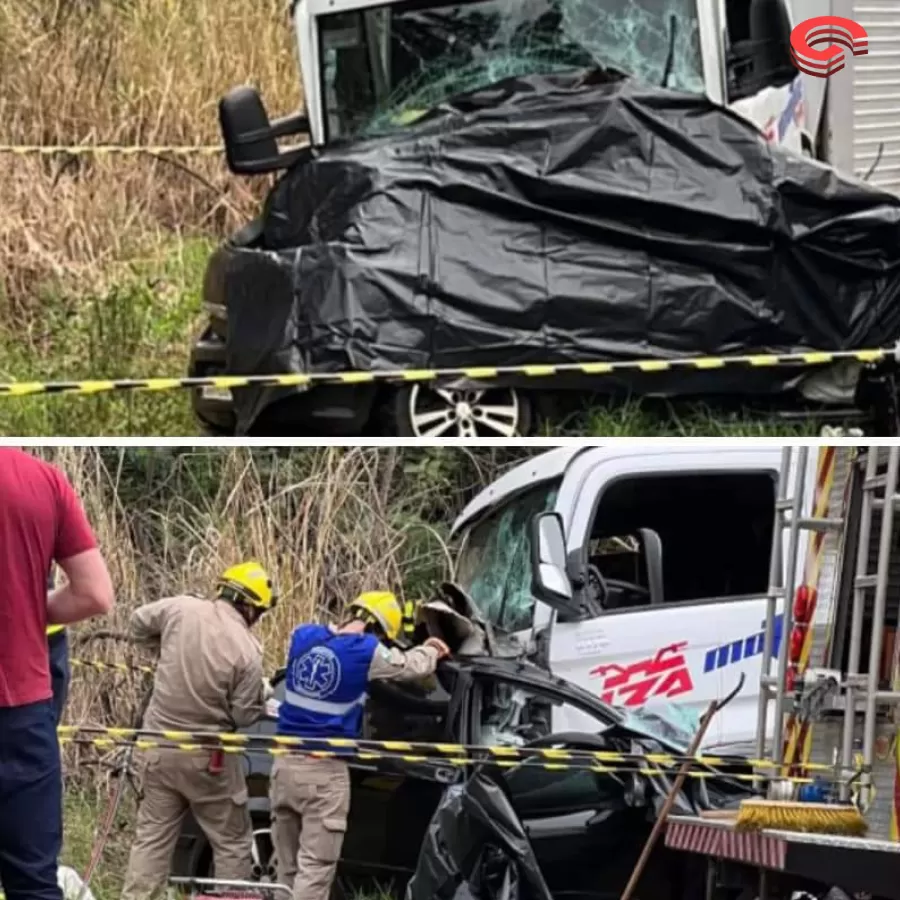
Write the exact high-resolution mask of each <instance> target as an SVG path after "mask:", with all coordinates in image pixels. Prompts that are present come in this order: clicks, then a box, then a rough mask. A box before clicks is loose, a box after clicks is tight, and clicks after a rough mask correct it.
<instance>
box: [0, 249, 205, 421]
mask: <svg viewBox="0 0 900 900" xmlns="http://www.w3.org/2000/svg"><path fill="white" fill-rule="evenodd" d="M208 253H209V246H208V245H207V244H206V243H204V242H202V241H201V242H194V243H187V244H184V245H181V246H179V247H178V249H177V250H175V251H173V252H172V253H171V254H169V255H167V256H163V257H162V258H160V259H155V260H147V261H143V262H140V263H135V264H133V265H132V266H130V267H129V269H128V271H126V272H125V273H123V276H122V277H121V279H120V280H119V282H118V284H117V285H116V286H115V287H114V288H112V289H110V290H109V291H107V292H106V293H105V294H103V295H102V296H92V297H78V298H72V297H65V296H60V295H59V294H58V293H51V292H47V293H46V294H45V295H44V296H43V297H41V298H40V308H41V312H40V315H39V316H32V317H31V320H30V321H29V322H26V323H24V324H23V323H22V322H21V321H19V320H17V319H16V318H11V317H7V319H6V321H5V325H2V324H0V380H3V381H55V380H65V379H84V378H91V379H104V378H129V377H136V378H145V377H151V376H178V375H184V374H186V367H187V356H188V352H189V348H190V345H191V342H192V341H193V339H194V337H195V336H196V331H197V329H198V327H199V325H200V322H201V321H202V315H201V312H200V297H199V290H200V285H201V280H202V274H203V268H204V266H205V264H206V259H207V255H208ZM196 433H197V427H196V425H195V423H194V421H193V417H192V416H191V412H190V407H189V403H188V395H187V393H185V392H181V391H177V392H176V391H172V392H166V393H155V394H141V393H128V394H119V395H111V394H107V395H100V396H97V397H85V396H68V397H67V396H56V397H54V396H44V397H39V396H37V397H26V398H10V397H7V398H2V399H0V434H15V435H22V436H45V435H60V436H81V435H170V436H171V435H174V436H181V435H193V434H196Z"/></svg>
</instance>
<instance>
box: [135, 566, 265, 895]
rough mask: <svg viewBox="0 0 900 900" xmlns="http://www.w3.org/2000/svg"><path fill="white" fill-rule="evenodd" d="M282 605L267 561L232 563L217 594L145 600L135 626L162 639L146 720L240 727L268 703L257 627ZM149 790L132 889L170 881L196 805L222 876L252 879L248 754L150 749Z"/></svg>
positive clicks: (157, 888)
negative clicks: (180, 837) (173, 862)
mask: <svg viewBox="0 0 900 900" xmlns="http://www.w3.org/2000/svg"><path fill="white" fill-rule="evenodd" d="M274 605H275V596H274V594H273V591H272V582H271V581H270V580H269V576H268V575H267V574H266V572H265V570H264V569H263V568H262V566H260V565H259V563H256V562H247V563H242V564H241V565H238V566H234V567H232V568H230V569H228V571H226V572H225V573H224V574H223V576H222V578H221V579H220V581H219V583H218V586H217V592H216V597H215V599H214V600H205V599H201V598H199V597H192V596H181V597H169V598H166V599H163V600H158V601H156V602H155V603H149V604H147V605H145V606H142V607H141V608H140V609H138V610H137V611H136V612H135V613H134V615H133V616H132V618H131V630H132V633H133V634H134V636H135V637H136V638H137V639H138V640H140V641H146V642H150V643H152V642H155V641H157V640H158V641H159V642H160V654H159V662H158V664H157V667H156V676H155V679H154V683H153V693H152V695H151V698H150V703H149V706H148V707H147V712H146V714H145V716H144V722H143V727H144V728H145V729H148V730H153V731H165V730H183V731H232V730H235V729H238V728H245V727H247V726H249V725H252V724H253V723H254V722H256V721H257V720H258V719H259V718H260V717H261V716H262V715H263V713H264V711H265V701H266V693H267V682H266V681H265V679H264V678H263V668H262V647H261V645H260V643H259V641H258V640H257V639H256V638H255V637H254V636H253V635H252V634H251V632H250V628H251V627H252V626H253V625H254V624H255V623H256V622H257V620H258V619H259V618H260V616H261V615H263V613H265V612H266V611H267V610H270V609H272V607H273V606H274ZM141 781H142V798H141V803H140V807H139V808H138V816H137V833H136V835H135V839H134V844H133V845H132V849H131V855H130V858H129V861H128V871H127V873H126V875H125V887H124V890H123V892H122V897H123V898H127V900H137V898H146V897H154V896H157V895H158V894H161V893H163V892H164V891H165V889H166V886H167V881H168V875H169V870H170V866H171V860H172V853H173V851H174V849H175V845H176V842H177V839H178V833H179V830H180V829H181V825H182V821H183V819H184V814H185V813H186V812H187V811H188V810H189V809H190V811H191V812H192V813H193V815H194V818H195V819H196V820H197V823H198V824H199V826H200V827H201V828H202V829H203V833H204V834H205V835H206V837H207V839H208V840H209V843H210V845H211V846H212V850H213V862H214V867H215V874H216V877H218V878H222V879H229V880H231V879H239V880H249V879H250V877H251V875H252V871H253V856H252V854H253V829H252V825H251V820H250V813H249V810H248V808H247V787H246V782H245V780H244V769H243V759H242V757H241V756H240V755H239V754H229V753H223V752H222V751H221V750H214V751H209V750H203V751H196V752H187V751H182V750H176V749H158V750H148V751H145V756H144V760H143V767H142V779H141Z"/></svg>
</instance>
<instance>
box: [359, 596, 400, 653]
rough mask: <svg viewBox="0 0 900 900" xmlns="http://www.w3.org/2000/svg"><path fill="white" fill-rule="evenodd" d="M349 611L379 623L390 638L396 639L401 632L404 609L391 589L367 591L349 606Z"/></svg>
mask: <svg viewBox="0 0 900 900" xmlns="http://www.w3.org/2000/svg"><path fill="white" fill-rule="evenodd" d="M347 611H348V612H349V613H350V614H351V615H352V616H353V617H354V618H357V619H362V620H363V621H364V622H372V623H374V624H375V625H377V626H378V627H379V628H380V629H381V630H382V631H383V632H384V634H385V637H387V638H388V640H391V641H394V640H396V639H397V635H399V634H400V628H401V626H402V624H403V610H401V609H400V604H399V603H398V602H397V598H396V597H395V596H394V595H393V594H392V593H391V592H390V591H366V593H364V594H360V595H359V596H358V597H357V598H356V599H355V600H354V601H353V602H352V603H351V604H350V605H349V606H348V607H347Z"/></svg>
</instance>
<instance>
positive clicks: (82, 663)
mask: <svg viewBox="0 0 900 900" xmlns="http://www.w3.org/2000/svg"><path fill="white" fill-rule="evenodd" d="M71 662H72V666H73V668H82V669H96V670H97V671H98V672H104V671H110V672H111V671H116V672H141V673H143V674H144V675H152V674H153V673H154V671H155V670H154V669H153V668H152V667H151V666H139V665H134V664H132V663H112V662H105V661H103V660H100V659H73V660H72V661H71Z"/></svg>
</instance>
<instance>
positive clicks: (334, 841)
mask: <svg viewBox="0 0 900 900" xmlns="http://www.w3.org/2000/svg"><path fill="white" fill-rule="evenodd" d="M402 619H403V614H402V611H401V609H400V605H399V604H398V602H397V599H396V598H395V597H394V595H393V594H390V593H387V592H370V593H366V594H362V595H360V596H359V597H358V598H357V599H356V600H355V601H354V602H353V603H351V604H350V605H349V607H348V609H347V615H346V617H345V620H344V622H343V624H342V625H340V626H339V627H338V628H330V627H328V626H325V625H300V626H299V627H298V628H296V629H295V630H294V633H293V635H291V643H290V648H289V650H288V660H287V671H286V674H285V694H284V700H283V701H282V703H281V706H280V708H279V711H278V734H281V735H287V736H291V737H301V738H351V739H358V738H359V737H360V736H361V733H362V716H363V707H364V705H365V702H366V688H367V686H368V684H369V682H370V681H379V680H382V681H411V680H417V679H423V678H427V677H428V676H429V675H431V674H433V673H434V671H435V669H436V668H437V664H438V662H439V661H440V660H441V659H443V658H444V657H445V656H447V655H448V653H449V650H448V648H447V645H446V644H444V642H443V641H440V640H438V639H437V638H429V639H428V640H427V641H426V642H425V643H424V644H422V645H421V646H419V647H413V648H412V649H410V650H407V651H406V652H403V651H401V650H399V649H397V648H396V647H388V646H386V645H385V644H383V643H382V641H383V640H385V639H387V640H391V641H393V640H396V638H397V636H398V634H399V632H400V629H401V625H402ZM270 799H271V807H272V840H273V843H274V847H275V856H276V862H277V866H278V881H279V882H280V883H281V884H284V885H287V886H292V887H293V900H328V896H329V894H330V892H331V885H332V882H333V881H334V876H335V872H336V870H337V861H338V859H339V857H340V855H341V847H342V845H343V842H344V832H345V831H346V830H347V816H348V813H349V811H350V772H349V769H348V766H347V763H346V762H344V761H343V760H338V759H322V758H318V759H317V758H314V757H308V756H307V757H304V756H300V755H286V756H282V757H279V758H278V759H277V760H276V761H275V764H274V766H273V768H272V780H271V785H270ZM301 825H302V829H301Z"/></svg>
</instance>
